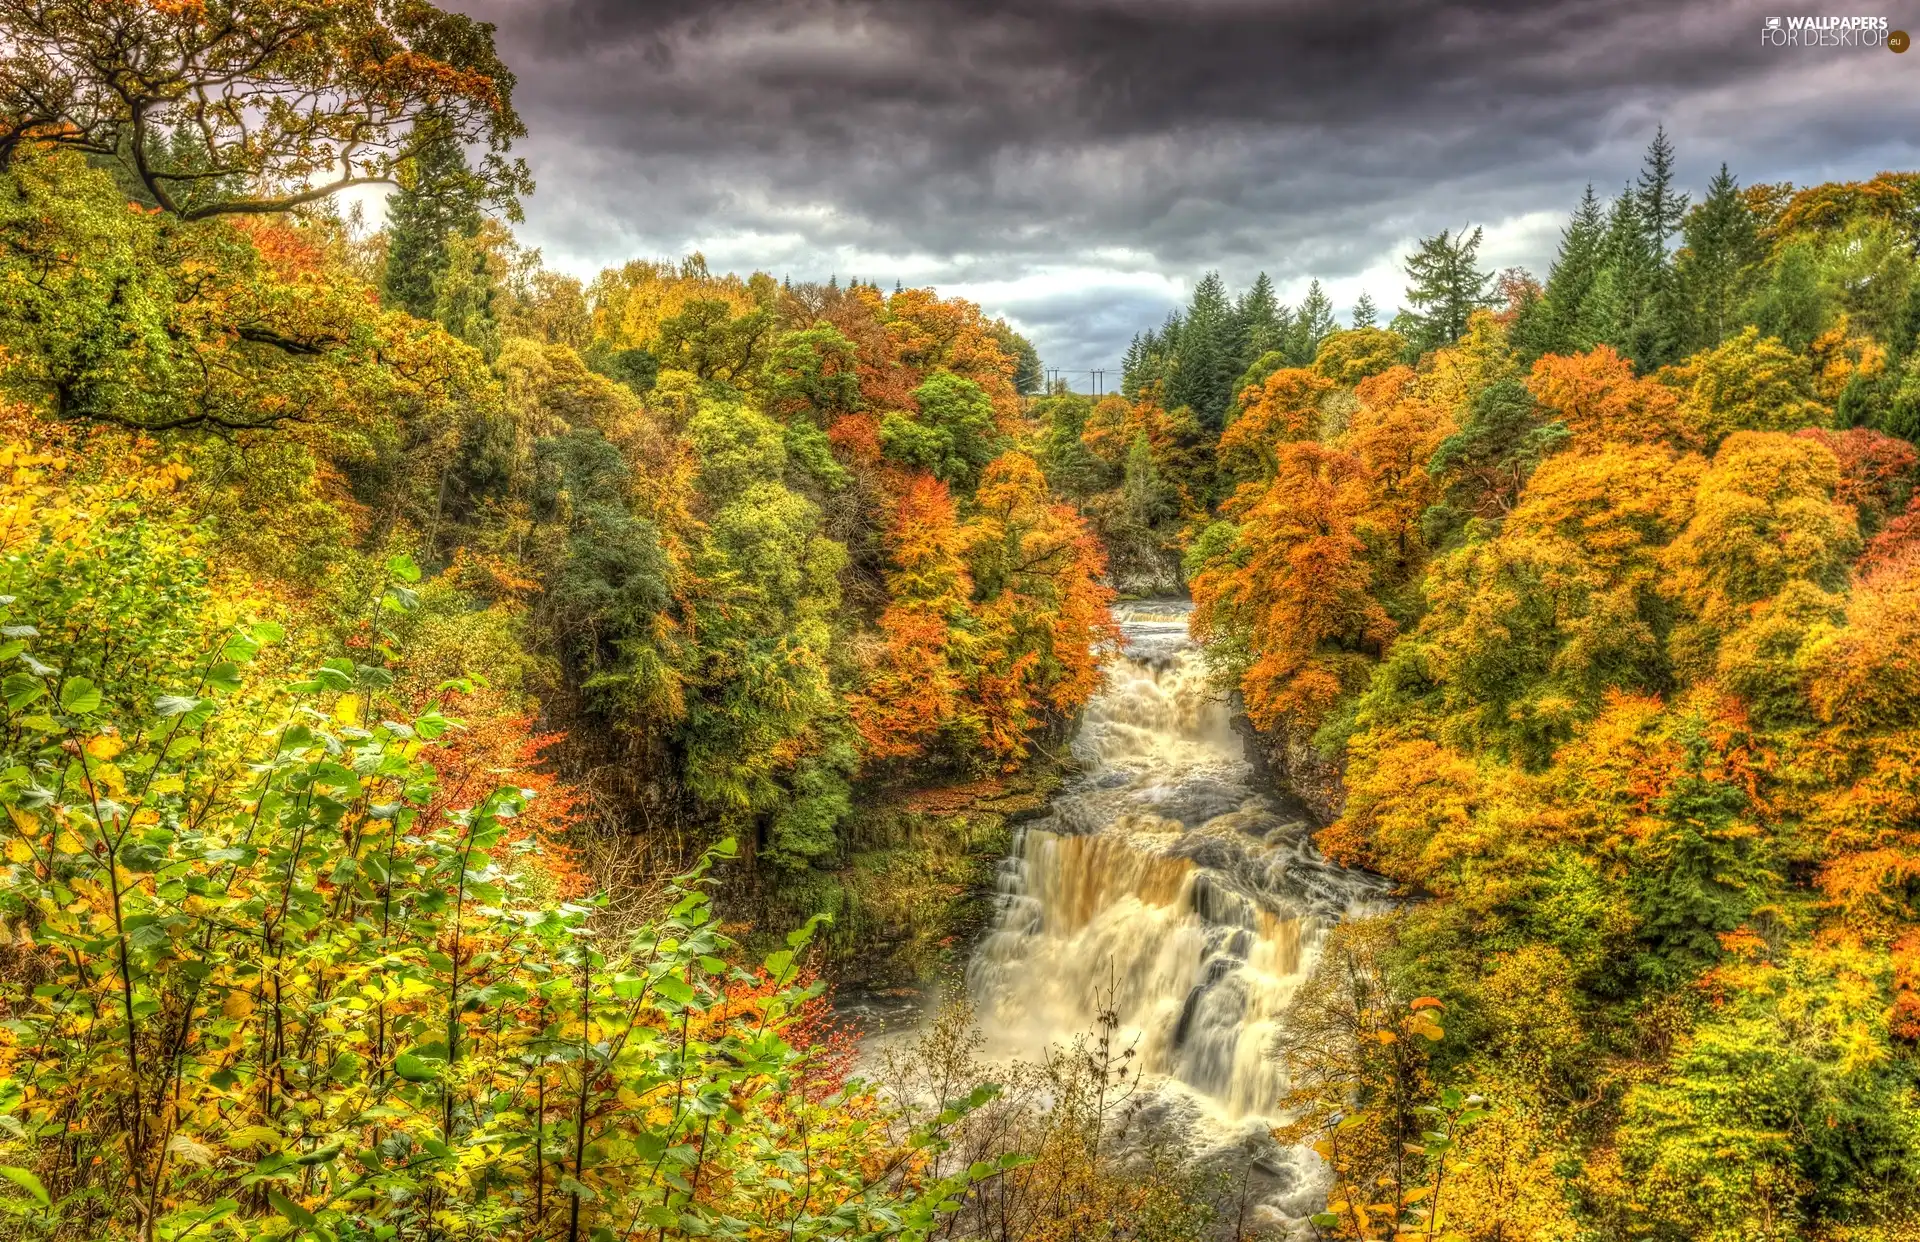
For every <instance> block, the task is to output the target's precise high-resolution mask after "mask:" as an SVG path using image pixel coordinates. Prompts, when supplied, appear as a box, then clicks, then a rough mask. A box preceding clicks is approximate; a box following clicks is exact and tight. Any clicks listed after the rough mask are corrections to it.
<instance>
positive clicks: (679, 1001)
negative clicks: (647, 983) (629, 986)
mask: <svg viewBox="0 0 1920 1242" xmlns="http://www.w3.org/2000/svg"><path fill="white" fill-rule="evenodd" d="M653 990H654V992H655V993H656V994H658V995H659V996H660V997H661V998H662V999H664V1000H667V1001H669V1002H671V1003H672V1004H675V1005H688V1004H691V1003H692V1002H693V985H692V984H691V983H688V982H687V981H686V980H685V979H682V978H680V977H679V976H677V975H662V976H660V977H659V978H658V979H656V980H654V983H653Z"/></svg>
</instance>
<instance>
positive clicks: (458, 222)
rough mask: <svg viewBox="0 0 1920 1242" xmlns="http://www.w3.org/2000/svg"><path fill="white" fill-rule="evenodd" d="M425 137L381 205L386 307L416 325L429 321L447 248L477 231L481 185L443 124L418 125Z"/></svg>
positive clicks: (442, 276) (428, 120) (426, 121)
mask: <svg viewBox="0 0 1920 1242" xmlns="http://www.w3.org/2000/svg"><path fill="white" fill-rule="evenodd" d="M420 124H421V125H422V126H425V127H427V128H428V130H429V132H430V133H431V137H430V138H429V140H428V141H427V142H425V143H424V144H423V145H422V146H421V148H420V153H419V154H418V155H417V156H416V157H415V159H414V165H413V169H412V174H411V176H410V177H409V178H408V179H407V180H406V181H405V182H403V183H402V185H401V187H400V189H399V190H398V191H396V192H395V193H394V194H393V195H392V196H391V197H390V198H388V200H387V273H386V290H385V292H386V298H387V301H388V302H389V303H391V304H393V305H395V306H398V307H400V308H402V309H404V310H406V311H407V312H408V313H410V314H412V315H415V316H417V317H418V318H421V319H431V318H433V317H434V307H435V304H436V303H437V302H438V301H439V297H440V284H441V282H442V281H443V280H445V279H446V275H447V247H448V244H449V242H451V241H452V240H453V239H454V238H456V237H470V236H472V235H473V234H474V233H475V232H477V231H478V230H479V228H480V201H481V195H482V194H483V193H484V185H483V183H482V182H481V180H480V178H478V177H476V176H475V175H474V173H473V170H472V169H471V168H469V167H468V166H467V154H466V152H465V151H464V150H463V149H461V146H460V142H459V140H458V138H456V137H455V136H454V134H453V131H452V130H451V129H449V128H448V127H447V126H446V125H445V124H444V123H442V122H440V121H439V120H437V119H436V118H432V117H428V118H426V119H424V120H422V121H421V122H420Z"/></svg>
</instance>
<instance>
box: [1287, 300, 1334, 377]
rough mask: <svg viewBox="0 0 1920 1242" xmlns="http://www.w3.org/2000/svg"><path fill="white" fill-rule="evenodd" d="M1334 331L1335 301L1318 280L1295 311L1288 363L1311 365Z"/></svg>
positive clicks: (1288, 347)
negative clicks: (1323, 342)
mask: <svg viewBox="0 0 1920 1242" xmlns="http://www.w3.org/2000/svg"><path fill="white" fill-rule="evenodd" d="M1333 330H1334V322H1333V302H1332V300H1331V299H1329V298H1328V297H1327V294H1326V290H1324V289H1322V288H1321V287H1320V282H1319V281H1318V280H1316V281H1314V282H1313V283H1311V284H1309V285H1308V286H1307V296H1306V298H1305V299H1304V300H1303V301H1302V302H1301V303H1300V309H1299V310H1297V311H1295V312H1294V315H1293V326H1292V329H1291V330H1290V331H1289V332H1288V334H1287V350H1286V352H1287V361H1289V362H1291V363H1292V364H1293V365H1294V366H1297V367H1304V366H1309V365H1311V364H1312V362H1313V357H1314V354H1315V353H1316V352H1318V350H1319V348H1320V342H1321V341H1324V340H1326V339H1327V336H1328V334H1329V333H1331V332H1332V331H1333Z"/></svg>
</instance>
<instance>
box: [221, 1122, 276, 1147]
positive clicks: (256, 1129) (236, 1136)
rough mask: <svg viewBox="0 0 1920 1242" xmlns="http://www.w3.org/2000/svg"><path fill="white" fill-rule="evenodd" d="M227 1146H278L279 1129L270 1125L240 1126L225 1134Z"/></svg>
mask: <svg viewBox="0 0 1920 1242" xmlns="http://www.w3.org/2000/svg"><path fill="white" fill-rule="evenodd" d="M227 1146H229V1147H278V1146H280V1131H278V1130H276V1129H274V1128H273V1127H272V1126H241V1127H240V1128H239V1129H238V1130H235V1131H234V1132H233V1133H232V1134H229V1135H227Z"/></svg>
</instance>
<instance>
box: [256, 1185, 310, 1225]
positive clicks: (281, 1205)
mask: <svg viewBox="0 0 1920 1242" xmlns="http://www.w3.org/2000/svg"><path fill="white" fill-rule="evenodd" d="M267 1202H268V1203H271V1204H273V1210H274V1211H276V1212H278V1213H280V1215H282V1216H284V1217H286V1218H287V1219H288V1220H290V1221H292V1222H293V1223H294V1224H296V1225H298V1226H300V1228H302V1229H311V1228H313V1226H314V1224H315V1221H314V1219H313V1213H312V1212H309V1211H307V1209H305V1208H303V1207H301V1206H300V1205H299V1204H298V1203H295V1202H294V1201H293V1200H291V1199H289V1198H287V1197H286V1196H285V1195H283V1194H281V1193H280V1192H279V1191H277V1190H268V1191H267Z"/></svg>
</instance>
